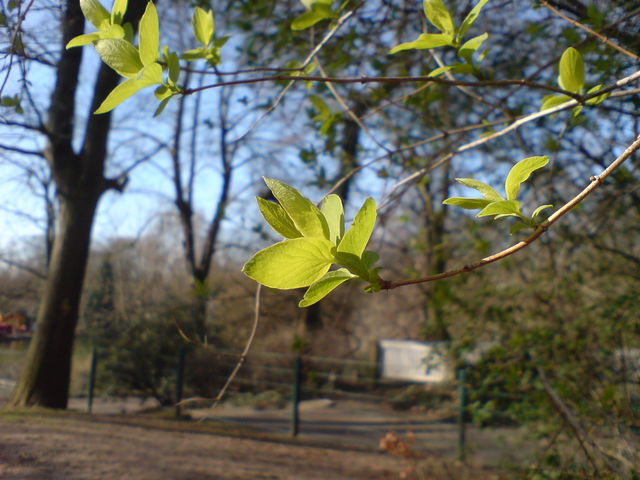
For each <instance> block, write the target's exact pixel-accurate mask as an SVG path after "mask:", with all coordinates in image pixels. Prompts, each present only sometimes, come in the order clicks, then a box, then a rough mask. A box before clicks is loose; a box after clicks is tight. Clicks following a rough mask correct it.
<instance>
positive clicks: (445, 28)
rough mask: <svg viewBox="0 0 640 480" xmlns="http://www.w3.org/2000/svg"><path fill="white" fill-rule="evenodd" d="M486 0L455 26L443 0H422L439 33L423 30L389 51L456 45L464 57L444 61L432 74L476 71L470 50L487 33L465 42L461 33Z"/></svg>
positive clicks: (468, 26)
mask: <svg viewBox="0 0 640 480" xmlns="http://www.w3.org/2000/svg"><path fill="white" fill-rule="evenodd" d="M488 1H489V0H480V1H479V2H478V3H476V5H475V6H474V7H473V8H472V9H471V11H470V12H469V13H468V14H467V16H466V17H465V18H464V20H463V21H462V23H461V24H460V25H459V26H457V27H456V25H455V24H454V21H453V17H452V15H451V12H450V11H449V10H448V9H447V7H446V6H445V5H444V3H443V1H442V0H424V1H423V7H424V14H425V16H426V17H427V19H428V20H429V22H430V23H431V24H432V25H433V26H434V27H436V29H438V30H439V31H440V33H423V34H422V35H420V36H419V37H418V38H417V39H416V40H414V41H412V42H407V43H401V44H400V45H397V46H395V47H394V48H392V49H391V50H390V51H389V54H394V53H398V52H402V51H405V50H428V49H431V48H437V47H444V46H449V47H453V48H456V49H457V51H458V56H459V57H460V58H461V59H463V60H464V61H465V63H459V64H455V65H446V66H443V67H440V68H437V69H435V70H434V71H432V72H431V73H430V75H431V76H437V75H441V74H443V73H445V72H447V71H454V72H456V73H475V71H476V70H475V67H474V65H473V54H474V53H475V52H476V51H477V50H478V49H479V48H480V47H481V46H482V44H483V43H484V42H485V40H487V38H489V34H488V33H486V32H485V33H483V34H482V35H478V36H475V37H473V38H471V39H469V40H467V41H466V42H464V43H463V42H462V39H463V37H464V36H465V34H466V33H467V31H468V30H469V28H471V26H472V25H473V23H474V22H475V21H476V19H477V18H478V16H479V15H480V11H481V10H482V8H483V7H484V6H485V4H486V3H487V2H488Z"/></svg>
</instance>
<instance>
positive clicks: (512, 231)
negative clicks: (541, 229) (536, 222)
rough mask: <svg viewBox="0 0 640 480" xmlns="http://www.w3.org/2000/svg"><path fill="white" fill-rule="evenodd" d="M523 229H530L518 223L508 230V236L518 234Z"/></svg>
mask: <svg viewBox="0 0 640 480" xmlns="http://www.w3.org/2000/svg"><path fill="white" fill-rule="evenodd" d="M525 228H530V227H529V225H527V224H524V223H522V222H518V223H516V224H514V225H513V226H512V227H511V228H510V229H509V235H515V234H516V233H518V232H519V231H520V230H524V229H525Z"/></svg>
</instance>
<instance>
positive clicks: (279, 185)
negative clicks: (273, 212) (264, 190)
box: [264, 178, 329, 239]
mask: <svg viewBox="0 0 640 480" xmlns="http://www.w3.org/2000/svg"><path fill="white" fill-rule="evenodd" d="M264 181H265V183H266V184H267V187H269V190H271V192H272V193H273V196H274V197H276V199H277V200H278V202H280V205H282V208H284V210H285V212H287V215H289V217H290V218H291V220H293V223H294V224H295V226H296V228H297V229H298V231H299V232H300V233H302V235H304V236H305V237H322V238H327V239H328V238H329V226H328V225H327V221H326V220H325V219H324V215H322V213H321V212H320V210H319V209H318V207H316V206H315V205H314V204H313V203H311V201H310V200H309V199H308V198H305V197H303V196H302V195H301V194H300V192H298V191H297V190H296V189H295V188H293V187H291V186H289V185H287V184H286V183H284V182H281V181H279V180H275V179H272V178H265V179H264Z"/></svg>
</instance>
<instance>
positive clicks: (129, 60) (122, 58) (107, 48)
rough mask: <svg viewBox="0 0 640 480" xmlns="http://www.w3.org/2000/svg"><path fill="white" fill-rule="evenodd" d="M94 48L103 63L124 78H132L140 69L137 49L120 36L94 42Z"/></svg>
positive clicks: (140, 64) (140, 63)
mask: <svg viewBox="0 0 640 480" xmlns="http://www.w3.org/2000/svg"><path fill="white" fill-rule="evenodd" d="M95 49H96V52H98V55H100V58H101V59H102V61H103V62H104V63H106V64H107V65H108V66H110V67H111V68H112V69H114V70H115V71H116V72H118V73H119V74H120V75H122V76H123V77H126V78H134V77H135V76H137V75H138V72H140V70H142V67H143V65H142V62H141V61H140V54H139V53H138V50H137V49H136V48H135V47H134V46H133V45H131V44H130V43H129V42H127V41H126V40H123V39H122V38H108V39H104V40H98V41H96V42H95Z"/></svg>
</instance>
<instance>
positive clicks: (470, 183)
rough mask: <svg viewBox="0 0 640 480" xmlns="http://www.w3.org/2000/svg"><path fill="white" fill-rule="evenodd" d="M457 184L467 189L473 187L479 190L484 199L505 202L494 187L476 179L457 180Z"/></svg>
mask: <svg viewBox="0 0 640 480" xmlns="http://www.w3.org/2000/svg"><path fill="white" fill-rule="evenodd" d="M456 182H458V183H461V184H462V185H464V186H465V187H471V188H474V189H476V190H478V191H479V192H480V193H481V194H482V196H483V197H484V198H486V199H487V200H491V201H498V200H504V198H502V195H500V194H499V193H498V192H496V191H495V190H494V189H493V188H492V187H490V186H489V185H487V184H486V183H484V182H481V181H480V180H476V179H474V178H456Z"/></svg>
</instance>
